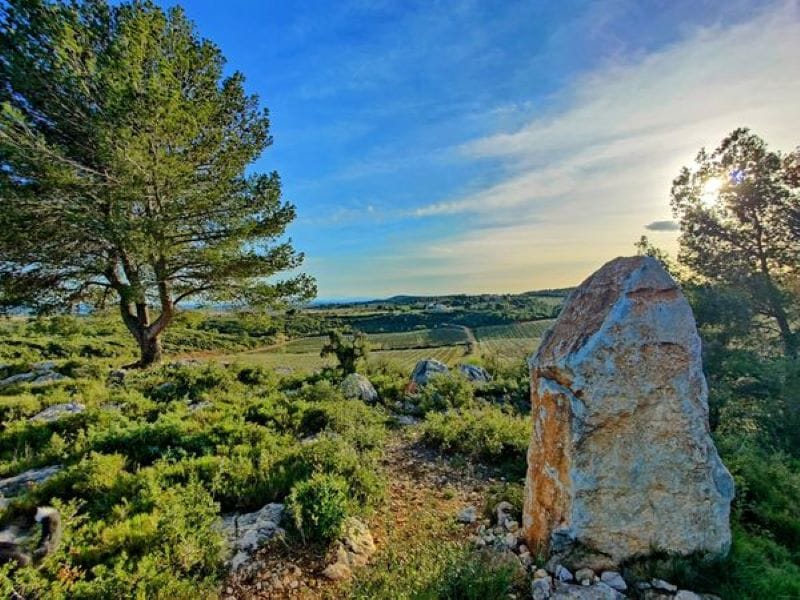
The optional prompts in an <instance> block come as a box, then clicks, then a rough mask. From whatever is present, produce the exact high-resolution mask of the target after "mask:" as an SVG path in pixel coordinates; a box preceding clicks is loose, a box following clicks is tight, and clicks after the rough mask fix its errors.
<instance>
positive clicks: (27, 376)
mask: <svg viewBox="0 0 800 600" xmlns="http://www.w3.org/2000/svg"><path fill="white" fill-rule="evenodd" d="M38 376H39V373H17V374H16V375H11V376H10V377H6V378H5V379H3V380H2V381H0V387H6V386H8V385H11V384H14V383H24V382H26V381H33V380H34V379H36V378H37V377H38Z"/></svg>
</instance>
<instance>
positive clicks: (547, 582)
mask: <svg viewBox="0 0 800 600" xmlns="http://www.w3.org/2000/svg"><path fill="white" fill-rule="evenodd" d="M552 585H553V580H552V579H551V578H550V577H549V576H547V575H546V576H544V577H538V578H536V579H534V580H533V583H531V596H532V598H533V600H547V599H548V598H550V590H551V588H552Z"/></svg>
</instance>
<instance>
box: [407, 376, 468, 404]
mask: <svg viewBox="0 0 800 600" xmlns="http://www.w3.org/2000/svg"><path fill="white" fill-rule="evenodd" d="M474 397H475V392H474V389H473V387H472V384H470V382H469V381H467V379H466V378H465V377H463V376H462V375H461V374H459V373H449V372H448V373H436V374H435V375H433V376H432V377H431V378H430V379H429V380H428V383H427V384H426V385H424V386H422V387H421V389H420V390H419V394H418V399H417V402H418V404H419V407H420V408H421V409H422V410H423V411H424V412H429V411H444V410H449V409H451V408H463V407H466V406H469V405H470V404H472V402H473V400H474Z"/></svg>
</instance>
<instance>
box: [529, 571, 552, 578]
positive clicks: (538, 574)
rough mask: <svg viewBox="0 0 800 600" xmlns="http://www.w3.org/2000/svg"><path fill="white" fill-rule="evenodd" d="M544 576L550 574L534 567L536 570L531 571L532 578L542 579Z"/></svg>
mask: <svg viewBox="0 0 800 600" xmlns="http://www.w3.org/2000/svg"><path fill="white" fill-rule="evenodd" d="M545 577H550V575H548V574H547V571H545V570H544V569H536V571H534V573H533V578H534V579H543V578H545Z"/></svg>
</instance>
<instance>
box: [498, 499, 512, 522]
mask: <svg viewBox="0 0 800 600" xmlns="http://www.w3.org/2000/svg"><path fill="white" fill-rule="evenodd" d="M494 514H495V516H496V518H497V524H498V525H502V526H505V524H506V521H508V520H509V519H511V520H513V518H514V506H513V505H512V504H511V503H510V502H506V501H505V500H503V501H502V502H498V503H497V506H495V507H494Z"/></svg>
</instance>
